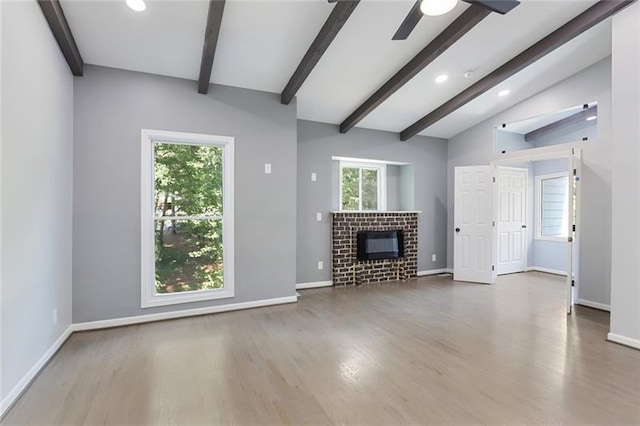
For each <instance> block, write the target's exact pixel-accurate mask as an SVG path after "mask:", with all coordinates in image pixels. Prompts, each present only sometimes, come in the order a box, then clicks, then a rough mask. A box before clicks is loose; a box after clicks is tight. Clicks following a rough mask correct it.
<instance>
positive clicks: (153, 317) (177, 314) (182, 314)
mask: <svg viewBox="0 0 640 426" xmlns="http://www.w3.org/2000/svg"><path fill="white" fill-rule="evenodd" d="M297 301H298V296H287V297H278V298H275V299H263V300H256V301H253V302H240V303H230V304H227V305H220V306H208V307H206V308H196V309H185V310H183V311H172V312H161V313H158V314H148V315H137V316H135V317H125V318H116V319H109V320H102V321H90V322H80V323H76V324H73V325H72V326H71V327H72V329H73V331H85V330H98V329H101V328H112V327H122V326H125V325H133V324H142V323H145V322H154V321H163V320H168V319H176V318H186V317H194V316H198V315H207V314H216V313H220V312H229V311H239V310H241V309H250V308H259V307H263V306H273V305H282V304H284V303H295V302H297Z"/></svg>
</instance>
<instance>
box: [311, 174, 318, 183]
mask: <svg viewBox="0 0 640 426" xmlns="http://www.w3.org/2000/svg"><path fill="white" fill-rule="evenodd" d="M316 180H318V175H316V174H315V173H311V182H315V181H316Z"/></svg>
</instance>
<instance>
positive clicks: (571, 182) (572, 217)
mask: <svg viewBox="0 0 640 426" xmlns="http://www.w3.org/2000/svg"><path fill="white" fill-rule="evenodd" d="M579 169H580V167H579V159H578V158H577V157H575V156H569V164H568V170H569V179H567V185H568V188H567V205H568V206H569V208H568V211H569V214H568V215H567V221H568V223H567V229H568V235H569V237H568V238H567V240H568V243H567V282H566V288H567V290H566V294H567V314H570V313H571V311H572V310H573V304H574V299H575V293H574V285H573V284H574V271H573V269H574V264H573V263H574V258H573V256H574V243H575V239H576V233H575V229H576V228H575V225H576V216H577V215H576V204H575V200H576V195H577V185H578V182H579V181H580V179H579V176H578V170H579Z"/></svg>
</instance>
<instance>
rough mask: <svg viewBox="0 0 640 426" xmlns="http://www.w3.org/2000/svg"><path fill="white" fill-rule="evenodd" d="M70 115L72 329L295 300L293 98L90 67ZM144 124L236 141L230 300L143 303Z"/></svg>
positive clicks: (79, 83) (77, 86) (78, 87)
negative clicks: (267, 169) (201, 89)
mask: <svg viewBox="0 0 640 426" xmlns="http://www.w3.org/2000/svg"><path fill="white" fill-rule="evenodd" d="M74 114H75V127H74V130H75V145H74V166H75V169H74V172H75V179H74V228H73V232H74V235H73V321H74V322H83V321H93V320H103V319H110V318H119V317H128V316H135V315H141V314H150V313H155V312H164V311H175V310H181V309H188V308H197V307H202V306H213V305H223V304H229V303H238V302H245V301H253V300H261V299H269V298H276V297H284V296H293V295H295V268H296V237H295V233H296V226H295V224H296V181H295V179H296V106H295V103H292V104H291V105H289V106H283V105H281V104H280V102H279V96H278V95H276V94H270V93H264V92H256V91H252V90H246V89H238V88H231V87H224V86H211V87H210V89H209V94H208V95H206V96H205V95H200V94H198V93H197V91H196V83H195V82H193V81H188V80H181V79H177V78H170V77H161V76H156V75H150V74H143V73H136V72H130V71H120V70H114V69H108V68H101V67H95V66H88V67H87V68H86V71H85V76H84V77H83V78H81V79H77V80H76V81H75V107H74ZM141 129H157V130H171V131H183V132H193V133H205V134H215V135H228V136H234V137H235V138H236V139H235V140H236V148H235V157H236V164H235V246H236V248H235V264H236V276H235V294H236V296H235V297H234V298H231V299H220V300H214V301H207V302H197V303H188V304H182V305H172V306H166V307H159V308H147V309H141V308H140V162H141V159H140V130H141ZM264 163H271V164H272V169H273V173H272V174H271V175H265V174H264Z"/></svg>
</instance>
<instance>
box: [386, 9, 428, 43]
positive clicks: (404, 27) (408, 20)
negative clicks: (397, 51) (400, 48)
mask: <svg viewBox="0 0 640 426" xmlns="http://www.w3.org/2000/svg"><path fill="white" fill-rule="evenodd" d="M422 16H423V13H422V12H421V11H420V0H418V1H416V4H414V5H413V7H412V8H411V10H410V11H409V14H408V15H407V16H406V17H405V18H404V21H402V24H400V27H399V28H398V31H396V33H395V34H394V35H393V40H406V39H407V37H409V34H411V31H413V29H414V28H415V27H416V25H418V21H420V18H422Z"/></svg>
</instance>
